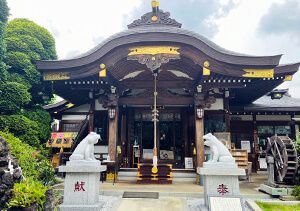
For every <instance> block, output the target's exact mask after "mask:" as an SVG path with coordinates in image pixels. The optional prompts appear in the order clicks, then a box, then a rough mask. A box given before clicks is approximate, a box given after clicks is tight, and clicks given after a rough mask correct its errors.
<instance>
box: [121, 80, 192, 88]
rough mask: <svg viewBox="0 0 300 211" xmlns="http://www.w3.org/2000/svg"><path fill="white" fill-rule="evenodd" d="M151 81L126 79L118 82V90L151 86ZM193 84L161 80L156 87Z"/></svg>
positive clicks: (185, 81)
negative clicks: (126, 80)
mask: <svg viewBox="0 0 300 211" xmlns="http://www.w3.org/2000/svg"><path fill="white" fill-rule="evenodd" d="M153 86H154V85H153V81H128V82H120V83H119V85H118V89H119V90H125V89H132V88H153ZM194 86H195V82H194V81H187V80H182V81H179V80H178V81H161V80H159V81H158V83H157V88H192V87H194Z"/></svg>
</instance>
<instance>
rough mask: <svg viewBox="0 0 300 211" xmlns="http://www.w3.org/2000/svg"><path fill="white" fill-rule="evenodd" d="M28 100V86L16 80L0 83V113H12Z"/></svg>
mask: <svg viewBox="0 0 300 211" xmlns="http://www.w3.org/2000/svg"><path fill="white" fill-rule="evenodd" d="M29 102H30V94H29V92H28V88H27V87H26V86H25V85H23V84H20V83H18V82H6V83H0V114H1V113H2V114H13V113H16V112H18V111H20V110H21V108H22V107H23V106H25V105H26V104H28V103H29Z"/></svg>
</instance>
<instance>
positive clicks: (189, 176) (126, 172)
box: [118, 168, 196, 182]
mask: <svg viewBox="0 0 300 211" xmlns="http://www.w3.org/2000/svg"><path fill="white" fill-rule="evenodd" d="M172 174H173V182H196V172H195V170H193V169H192V170H186V169H174V170H173V172H172ZM136 179H137V169H136V168H135V169H121V170H120V171H119V172H118V180H119V181H132V182H133V181H136Z"/></svg>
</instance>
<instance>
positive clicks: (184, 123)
mask: <svg viewBox="0 0 300 211" xmlns="http://www.w3.org/2000/svg"><path fill="white" fill-rule="evenodd" d="M181 115H182V130H183V131H182V137H183V141H184V156H185V157H189V154H190V153H189V148H190V145H189V136H188V132H189V131H188V130H189V119H188V112H187V110H186V109H183V110H182V112H181Z"/></svg>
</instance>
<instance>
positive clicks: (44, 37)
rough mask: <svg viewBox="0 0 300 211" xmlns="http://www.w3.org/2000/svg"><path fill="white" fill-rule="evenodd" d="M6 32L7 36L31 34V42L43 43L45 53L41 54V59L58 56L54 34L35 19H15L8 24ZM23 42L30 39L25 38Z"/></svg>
mask: <svg viewBox="0 0 300 211" xmlns="http://www.w3.org/2000/svg"><path fill="white" fill-rule="evenodd" d="M6 34H7V37H19V36H20V35H21V37H22V36H23V35H24V36H27V38H28V36H29V37H31V41H30V42H31V43H32V42H37V43H41V44H42V46H43V48H44V50H45V51H44V52H43V54H40V56H41V59H43V60H47V59H56V58H57V56H56V51H55V40H54V38H53V36H52V35H51V34H50V32H49V31H48V30H47V29H45V28H43V27H41V26H39V25H37V24H36V23H34V22H33V21H30V20H27V19H14V20H12V21H10V22H9V24H8V25H7V27H6ZM34 40H35V41H34ZM23 42H28V40H26V39H23Z"/></svg>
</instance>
